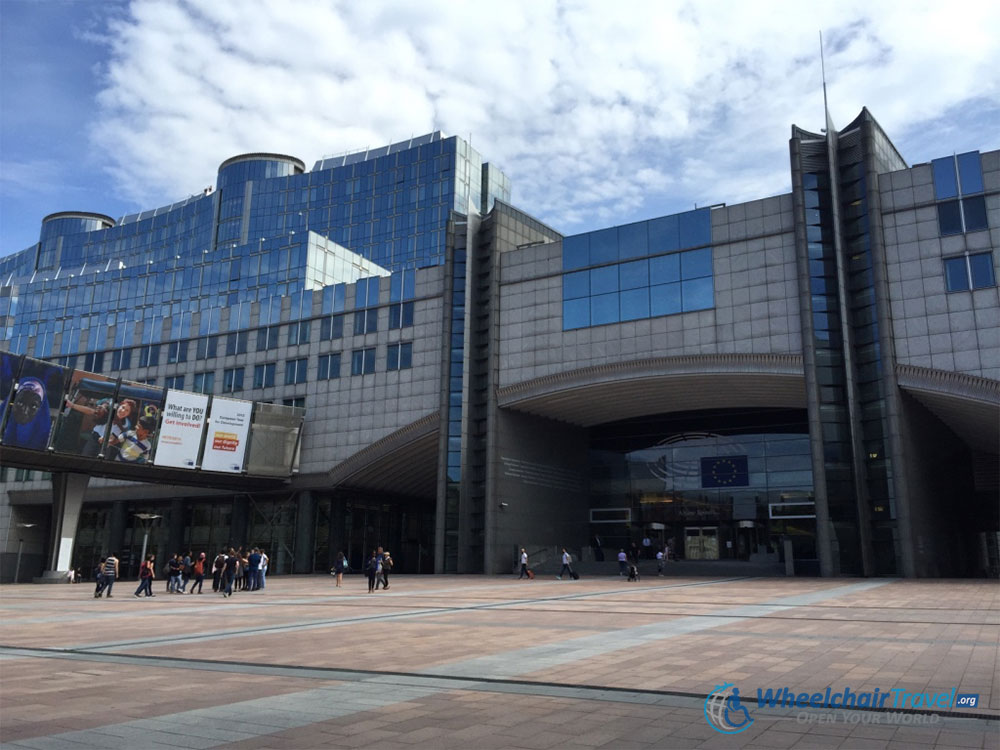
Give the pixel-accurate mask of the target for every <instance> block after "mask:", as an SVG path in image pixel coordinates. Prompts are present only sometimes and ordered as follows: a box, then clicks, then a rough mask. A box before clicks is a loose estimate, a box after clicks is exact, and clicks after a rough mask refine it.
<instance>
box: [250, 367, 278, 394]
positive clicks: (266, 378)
mask: <svg viewBox="0 0 1000 750" xmlns="http://www.w3.org/2000/svg"><path fill="white" fill-rule="evenodd" d="M274 369H275V367H274V362H268V363H267V364H264V365H254V368H253V387H254V388H270V387H271V386H273V385H274Z"/></svg>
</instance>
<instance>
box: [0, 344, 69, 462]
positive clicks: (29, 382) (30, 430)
mask: <svg viewBox="0 0 1000 750" xmlns="http://www.w3.org/2000/svg"><path fill="white" fill-rule="evenodd" d="M7 366H8V367H11V366H12V365H11V364H10V363H8V365H7ZM67 372H68V370H67V369H66V368H65V367H60V366H59V365H54V364H52V363H50V362H43V361H41V360H38V359H32V358H30V357H24V358H23V359H22V360H21V367H20V370H19V372H18V373H17V375H16V376H15V377H14V390H13V393H9V394H8V395H7V398H6V402H7V403H5V406H7V407H8V408H7V409H5V411H6V412H7V415H6V420H7V421H6V422H5V423H4V428H3V444H4V445H7V446H13V447H17V448H27V449H29V450H36V451H43V450H45V449H46V447H47V446H48V444H49V435H50V433H51V432H52V424H53V422H54V421H55V420H54V419H53V416H54V415H56V416H58V414H59V408H60V406H61V405H62V398H63V391H64V389H65V386H66V374H67Z"/></svg>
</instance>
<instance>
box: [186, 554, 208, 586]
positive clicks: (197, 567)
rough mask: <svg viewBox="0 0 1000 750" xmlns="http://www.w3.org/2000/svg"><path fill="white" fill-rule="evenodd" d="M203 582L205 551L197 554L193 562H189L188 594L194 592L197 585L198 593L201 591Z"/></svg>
mask: <svg viewBox="0 0 1000 750" xmlns="http://www.w3.org/2000/svg"><path fill="white" fill-rule="evenodd" d="M204 582H205V553H204V552H202V553H200V554H199V555H198V559H196V560H195V561H194V562H193V563H191V590H190V591H189V592H188V593H189V594H193V593H194V589H195V587H196V586H197V587H198V593H199V594H200V593H201V586H202V584H203V583H204Z"/></svg>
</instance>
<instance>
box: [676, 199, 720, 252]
mask: <svg viewBox="0 0 1000 750" xmlns="http://www.w3.org/2000/svg"><path fill="white" fill-rule="evenodd" d="M678 218H679V221H680V242H681V247H694V246H696V245H709V244H711V242H712V212H711V210H710V209H707V208H699V209H698V210H697V211H688V212H687V213H683V214H680V216H679V217H678Z"/></svg>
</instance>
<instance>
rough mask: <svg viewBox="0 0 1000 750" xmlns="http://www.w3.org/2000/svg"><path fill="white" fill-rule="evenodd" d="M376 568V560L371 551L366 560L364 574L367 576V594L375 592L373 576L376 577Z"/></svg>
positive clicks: (373, 551)
mask: <svg viewBox="0 0 1000 750" xmlns="http://www.w3.org/2000/svg"><path fill="white" fill-rule="evenodd" d="M378 567H379V564H378V558H377V557H376V556H375V550H372V556H371V557H369V558H368V563H367V564H366V565H365V573H367V574H368V593H369V594H370V593H371V592H373V591H374V590H375V576H376V575H378Z"/></svg>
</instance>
